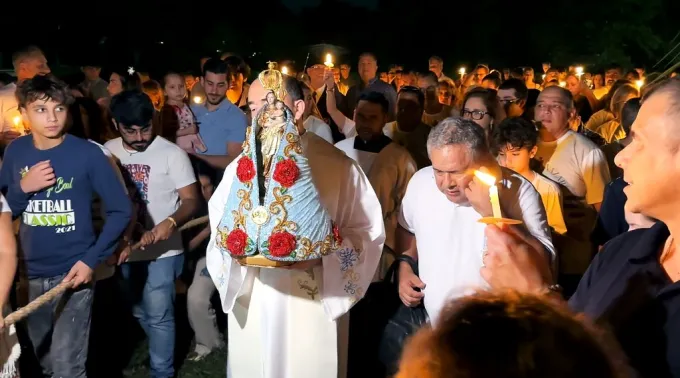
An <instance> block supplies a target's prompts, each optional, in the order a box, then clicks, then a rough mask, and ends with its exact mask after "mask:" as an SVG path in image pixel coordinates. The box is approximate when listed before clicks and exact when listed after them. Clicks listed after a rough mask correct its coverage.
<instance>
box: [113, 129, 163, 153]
mask: <svg viewBox="0 0 680 378" xmlns="http://www.w3.org/2000/svg"><path fill="white" fill-rule="evenodd" d="M118 131H120V137H121V139H123V143H124V144H125V145H126V146H128V147H130V148H132V149H133V150H135V151H139V152H143V151H145V150H146V149H147V148H148V147H149V145H150V144H151V142H153V138H154V133H153V126H152V124H151V122H149V123H148V124H147V125H144V126H137V125H132V126H127V125H121V124H119V125H118Z"/></svg>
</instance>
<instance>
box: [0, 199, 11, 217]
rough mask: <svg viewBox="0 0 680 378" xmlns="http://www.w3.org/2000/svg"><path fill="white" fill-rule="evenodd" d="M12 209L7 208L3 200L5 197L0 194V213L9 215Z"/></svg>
mask: <svg viewBox="0 0 680 378" xmlns="http://www.w3.org/2000/svg"><path fill="white" fill-rule="evenodd" d="M11 212H12V209H10V208H9V204H8V203H7V200H6V199H5V196H3V195H2V194H0V213H11Z"/></svg>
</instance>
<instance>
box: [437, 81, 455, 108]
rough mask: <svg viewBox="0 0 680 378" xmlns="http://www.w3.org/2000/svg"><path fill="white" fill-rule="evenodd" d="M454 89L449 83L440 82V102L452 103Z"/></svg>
mask: <svg viewBox="0 0 680 378" xmlns="http://www.w3.org/2000/svg"><path fill="white" fill-rule="evenodd" d="M452 97H453V91H452V90H451V87H449V86H448V85H447V84H439V103H441V104H444V105H451V100H452Z"/></svg>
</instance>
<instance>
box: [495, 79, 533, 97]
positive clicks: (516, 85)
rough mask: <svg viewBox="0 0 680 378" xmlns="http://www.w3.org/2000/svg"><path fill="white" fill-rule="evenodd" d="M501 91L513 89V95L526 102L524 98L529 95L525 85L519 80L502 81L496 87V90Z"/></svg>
mask: <svg viewBox="0 0 680 378" xmlns="http://www.w3.org/2000/svg"><path fill="white" fill-rule="evenodd" d="M501 89H514V90H515V95H516V96H517V98H518V99H520V100H526V98H527V97H528V95H529V90H528V89H527V85H526V84H525V83H524V82H523V81H522V80H520V79H508V80H506V81H504V82H503V83H502V84H501V85H500V86H499V87H498V90H501Z"/></svg>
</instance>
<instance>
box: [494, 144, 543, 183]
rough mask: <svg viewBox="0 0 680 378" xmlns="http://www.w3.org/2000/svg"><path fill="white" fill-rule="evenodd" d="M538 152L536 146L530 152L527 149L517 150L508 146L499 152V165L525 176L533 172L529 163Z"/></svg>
mask: <svg viewBox="0 0 680 378" xmlns="http://www.w3.org/2000/svg"><path fill="white" fill-rule="evenodd" d="M536 150H538V148H537V147H536V146H534V147H533V148H532V149H531V150H529V149H528V148H526V147H522V148H517V147H513V146H511V145H509V144H508V145H507V146H505V147H503V148H501V150H500V151H498V163H499V164H500V165H501V166H503V167H506V168H510V169H512V170H513V171H515V172H517V173H519V174H521V175H524V174H526V173H528V172H529V171H530V170H531V168H529V162H530V161H531V158H533V157H534V155H536Z"/></svg>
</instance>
